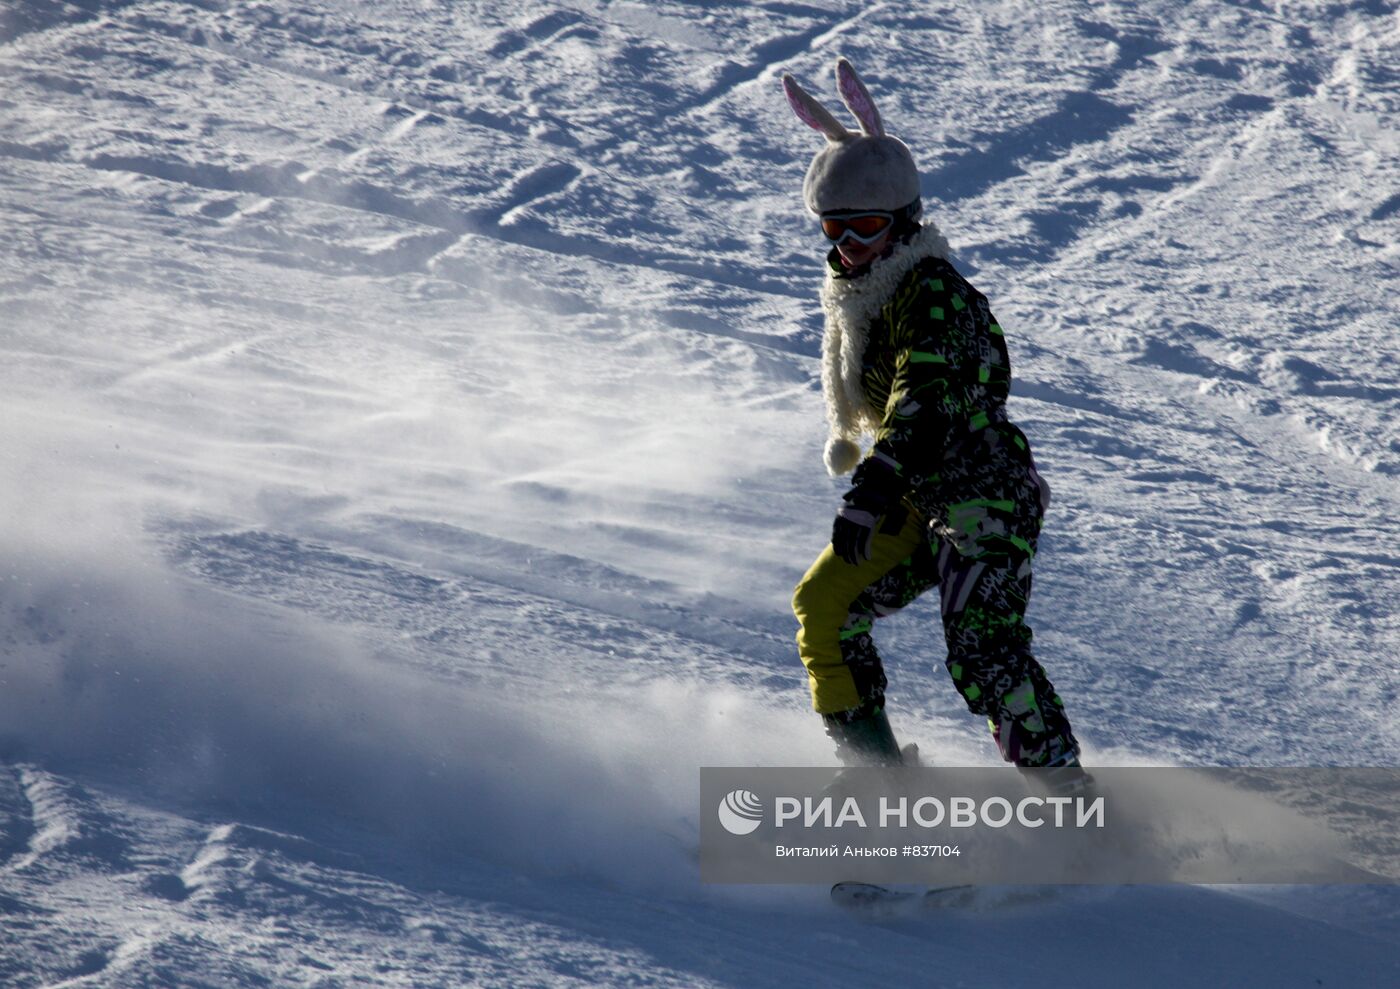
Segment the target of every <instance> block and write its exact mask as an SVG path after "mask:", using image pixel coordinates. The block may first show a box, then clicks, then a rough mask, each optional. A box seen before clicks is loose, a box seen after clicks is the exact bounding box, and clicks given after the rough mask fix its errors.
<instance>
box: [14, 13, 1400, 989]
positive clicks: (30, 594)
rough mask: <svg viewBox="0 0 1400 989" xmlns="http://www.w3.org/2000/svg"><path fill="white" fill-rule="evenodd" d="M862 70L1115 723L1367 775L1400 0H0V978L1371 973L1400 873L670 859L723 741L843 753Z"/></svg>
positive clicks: (1046, 978) (1392, 746) (1383, 510)
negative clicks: (826, 649) (908, 151)
mask: <svg viewBox="0 0 1400 989" xmlns="http://www.w3.org/2000/svg"><path fill="white" fill-rule="evenodd" d="M842 54H843V55H845V56H847V57H849V58H850V59H851V60H852V61H853V62H854V63H855V65H856V66H857V68H858V69H859V70H860V71H861V73H862V75H863V76H864V78H865V81H866V83H867V84H868V85H869V87H870V89H871V91H872V94H873V95H874V98H875V101H876V103H877V105H878V106H879V107H880V109H881V111H882V112H883V115H884V118H885V121H886V124H887V126H888V127H889V129H890V130H891V132H893V133H894V134H896V135H898V136H899V137H901V138H902V139H904V140H905V141H906V142H907V143H908V144H909V145H910V146H911V147H912V148H913V149H914V153H915V156H916V160H917V161H918V162H919V165H920V169H921V174H922V181H923V192H924V196H925V202H926V206H927V209H928V212H929V215H930V216H932V217H933V218H934V219H936V221H937V222H938V223H939V224H940V226H941V227H942V228H943V230H944V232H945V233H946V234H947V235H948V237H949V239H950V241H951V242H952V244H953V246H954V249H955V252H956V260H957V263H958V264H959V266H960V268H961V269H962V270H963V271H964V272H965V273H966V274H967V275H968V276H969V277H970V278H971V280H972V281H973V282H974V284H976V285H977V287H978V288H979V289H981V290H982V291H983V292H985V293H986V294H987V295H988V296H989V298H990V299H991V302H992V305H993V308H994V311H995V312H996V314H997V317H998V320H999V322H1000V323H1001V324H1002V325H1003V326H1004V327H1005V328H1006V329H1007V331H1008V338H1009V340H1010V345H1011V347H1012V358H1013V363H1014V368H1015V372H1016V382H1015V385H1014V388H1013V398H1012V406H1011V412H1012V415H1013V417H1014V418H1015V419H1016V421H1017V422H1018V423H1019V424H1020V425H1021V426H1022V428H1023V429H1024V430H1025V431H1026V433H1027V434H1028V435H1029V436H1030V438H1031V441H1032V443H1033V444H1034V448H1035V451H1036V456H1037V458H1038V460H1039V463H1040V466H1041V468H1042V470H1043V472H1044V473H1045V474H1046V476H1047V477H1048V478H1049V480H1050V483H1051V484H1052V486H1053V488H1054V494H1055V501H1054V506H1053V507H1052V511H1051V515H1050V517H1049V518H1048V520H1047V529H1046V532H1045V535H1044V538H1043V543H1042V550H1041V554H1040V556H1039V557H1038V559H1037V585H1036V598H1035V601H1034V603H1033V605H1032V609H1031V615H1030V617H1031V621H1032V623H1033V624H1034V626H1035V628H1036V640H1037V643H1038V649H1039V655H1040V656H1041V658H1042V660H1043V661H1044V662H1045V664H1046V665H1047V667H1048V668H1049V670H1050V672H1051V674H1052V676H1053V677H1054V679H1055V683H1056V686H1057V687H1058V688H1059V691H1060V693H1061V694H1062V696H1064V697H1065V698H1066V701H1067V703H1068V704H1069V707H1070V710H1071V713H1072V716H1073V717H1074V720H1075V724H1076V726H1077V728H1078V730H1079V734H1080V737H1081V739H1082V741H1083V742H1084V743H1085V746H1086V757H1087V759H1088V761H1090V762H1092V763H1096V764H1099V765H1164V764H1166V765H1186V766H1191V765H1266V766H1288V765H1380V766H1386V765H1389V766H1394V765H1395V764H1396V753H1397V751H1400V719H1397V718H1396V716H1395V711H1396V703H1397V694H1398V693H1400V660H1398V659H1397V657H1400V618H1398V617H1397V614H1396V609H1395V602H1396V601H1397V600H1400V539H1398V538H1397V536H1400V530H1398V529H1397V524H1396V521H1395V520H1396V518H1397V517H1400V343H1398V342H1397V341H1398V340H1400V338H1398V337H1397V329H1400V324H1397V316H1396V313H1397V311H1400V292H1397V267H1398V266H1400V246H1398V245H1400V132H1397V120H1398V119H1400V117H1397V110H1400V12H1398V11H1397V5H1396V4H1395V3H1392V2H1383V0H1381V2H1378V0H1371V2H1341V3H1331V4H1323V3H1312V2H1308V3H1302V2H1299V3H1293V2H1287V3H1285V2H1282V0H1273V2H1269V0H1254V2H1226V0H1200V2H1187V0H1155V2H1152V0H1148V2H1141V3H1133V2H1113V0H1093V2H1075V0H1048V2H1031V0H986V2H981V0H979V2H974V3H966V2H964V3H941V2H940V3H934V2H929V3H894V2H870V0H860V2H855V0H808V2H785V0H784V2H780V0H766V2H754V3H719V2H680V0H663V2H655V3H651V2H648V3H640V2H625V0H616V2H609V0H568V2H559V3H544V2H538V0H515V2H512V3H488V2H474V3H452V2H447V0H412V2H410V0H381V2H375V3H357V2H350V0H341V2H334V0H306V2H301V3H295V4H291V3H281V2H250V3H236V2H231V0H105V2H104V0H73V2H61V0H9V2H4V3H0V415H2V416H3V423H0V444H2V445H0V452H3V456H0V512H3V517H4V519H5V525H4V526H3V529H0V558H3V560H4V566H3V567H0V984H3V985H5V986H7V987H9V986H13V987H15V989H30V987H40V986H59V985H63V986H113V987H115V986H209V987H245V986H327V987H328V986H342V985H356V986H414V987H423V986H509V987H520V986H551V987H552V986H581V985H632V986H677V987H695V986H735V987H748V986H773V987H781V986H804V987H808V986H828V985H829V986H843V987H844V986H852V985H938V986H973V985H987V984H996V985H1000V986H1034V987H1043V986H1061V985H1063V986H1076V987H1080V986H1122V985H1138V986H1172V987H1177V986H1181V985H1213V986H1256V985H1257V986H1270V987H1280V986H1300V987H1312V986H1332V985H1368V986H1381V985H1395V984H1400V949H1397V947H1396V945H1397V943H1400V897H1397V896H1396V895H1395V891H1396V888H1395V887H1390V888H1385V887H1378V886H1377V887H1369V886H1368V887H1354V888H1326V889H1303V888H1299V889H1284V888H1279V889H1253V890H1248V891H1242V890H1226V889H1222V888H1199V887H1142V888H1122V889H1115V888H1064V889H1050V890H1045V891H1043V895H1040V896H1037V897H1025V896H1018V897H1011V898H1010V899H998V897H997V895H996V893H995V891H990V892H989V894H988V896H987V897H985V898H984V899H983V900H982V901H981V903H980V906H977V907H974V908H971V909H964V910H959V911H946V912H942V913H939V914H937V915H929V916H920V917H904V918H899V919H897V920H894V921H891V922H888V923H880V924H864V923H860V922H858V921H856V920H853V919H852V918H850V917H847V916H843V915H839V914H837V913H836V912H835V911H834V910H833V908H832V907H831V906H830V904H829V903H828V902H827V899H826V892H825V890H824V889H812V888H807V887H792V888H732V887H722V888H721V887H707V886H704V885H702V884H701V883H700V882H699V876H698V871H697V868H696V864H695V860H694V854H695V843H696V833H697V832H696V829H697V825H698V814H699V813H700V811H699V809H698V808H697V806H696V794H697V792H698V775H699V774H698V768H699V767H700V766H702V765H753V764H762V765H820V764H824V763H826V762H827V761H829V759H830V753H829V750H828V746H827V743H826V741H825V739H824V738H823V737H822V735H821V733H820V730H819V726H818V723H817V721H816V719H815V718H814V716H813V715H812V714H811V713H810V711H809V710H808V709H807V698H806V688H805V683H804V676H803V673H802V670H801V667H800V665H799V664H798V662H797V660H796V654H795V650H794V647H793V643H792V635H793V632H794V631H795V623H794V621H793V619H792V617H791V612H790V609H789V604H788V601H789V597H790V594H791V589H792V587H793V585H794V583H795V582H796V581H797V579H798V577H800V575H801V573H802V572H803V570H804V569H805V568H806V566H807V564H808V563H809V562H810V560H811V559H812V557H814V556H815V554H816V553H817V552H818V551H819V550H820V549H821V547H822V545H823V543H824V541H825V538H826V536H827V533H828V532H829V524H830V517H831V512H832V509H833V507H834V505H835V504H836V500H837V498H838V496H839V493H840V491H841V490H842V484H841V482H839V481H836V480H832V479H830V478H828V477H827V476H826V475H825V473H824V471H823V469H822V466H821V447H822V443H823V440H824V438H825V429H824V425H823V422H822V415H823V405H822V400H821V394H820V384H819V381H820V372H819V366H818V355H819V346H820V334H821V321H820V311H819V308H818V305H817V302H816V292H817V288H818V285H819V281H820V278H821V274H822V269H821V257H822V254H823V253H824V250H825V247H824V242H823V241H822V239H821V238H820V236H819V235H818V231H817V230H816V228H815V224H814V223H813V222H812V220H811V218H810V217H809V216H807V215H806V214H805V213H804V211H803V209H802V206H801V201H800V195H799V189H800V184H801V179H802V175H803V173H804V171H805V168H806V164H807V161H808V159H809V157H810V155H811V153H812V152H813V151H815V150H816V148H817V147H818V144H817V142H818V141H819V138H818V137H817V135H815V134H814V132H812V131H810V130H808V129H807V128H806V127H805V126H803V125H802V124H801V123H800V122H799V121H797V120H796V119H795V118H794V117H793V115H792V113H791V112H790V111H789V109H788V107H787V106H786V103H785V102H784V100H783V98H782V93H781V87H780V85H779V78H780V77H781V75H782V73H783V72H791V73H793V74H794V75H795V76H796V77H797V78H798V79H799V80H800V81H802V83H803V84H804V85H805V86H806V87H807V88H808V89H810V90H812V91H813V92H816V93H818V94H819V95H820V96H821V97H822V98H823V99H824V100H826V101H828V102H829V103H832V104H834V103H835V102H836V101H835V88H834V84H833V81H832V67H833V63H834V61H835V58H836V56H837V55H842ZM887 624H888V628H885V629H883V630H882V632H881V636H880V642H881V646H882V649H883V650H884V653H885V655H886V661H887V667H888V670H889V673H890V676H891V680H892V689H891V694H890V709H891V712H892V718H893V720H894V723H895V726H896V728H897V730H898V731H899V732H900V733H901V735H905V736H908V737H910V738H913V739H916V740H918V741H919V742H920V744H921V746H922V747H923V749H924V751H925V752H926V753H928V754H930V755H931V756H932V757H933V758H934V759H936V760H937V761H939V762H942V763H945V764H954V765H988V766H990V765H993V764H995V762H996V759H995V753H994V752H993V750H992V746H991V744H990V742H989V741H988V740H987V738H986V732H985V726H984V725H979V724H978V723H977V721H976V719H974V718H971V717H969V716H968V714H967V713H966V711H965V710H964V709H963V707H962V705H961V703H960V702H959V701H958V699H957V697H956V696H955V694H954V693H953V691H952V690H951V689H950V687H949V685H948V683H947V679H946V674H945V673H944V672H943V670H942V658H943V645H942V633H941V629H940V627H939V624H938V622H937V619H936V614H935V612H934V610H933V608H932V606H931V605H928V604H925V605H921V606H919V607H915V608H912V609H910V610H909V611H908V612H907V613H905V614H902V615H900V616H898V617H897V618H892V619H890V621H889V622H888V623H887Z"/></svg>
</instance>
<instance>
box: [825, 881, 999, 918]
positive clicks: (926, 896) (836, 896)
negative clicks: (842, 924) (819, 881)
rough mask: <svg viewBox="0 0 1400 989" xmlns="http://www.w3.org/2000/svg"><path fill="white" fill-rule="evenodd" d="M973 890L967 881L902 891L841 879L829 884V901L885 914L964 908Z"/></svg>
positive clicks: (974, 893) (866, 911)
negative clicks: (952, 884) (831, 884)
mask: <svg viewBox="0 0 1400 989" xmlns="http://www.w3.org/2000/svg"><path fill="white" fill-rule="evenodd" d="M976 891H977V887H976V886H974V885H972V884H971V883H962V884H959V885H954V886H932V887H930V888H928V889H925V890H903V889H890V888H889V887H887V886H880V885H877V884H875V883H852V882H843V883H837V884H836V885H835V886H832V887H831V901H832V902H833V903H835V904H836V905H837V906H839V907H843V908H844V909H847V910H851V911H855V912H859V913H866V914H870V915H872V916H886V915H889V914H897V913H904V912H913V911H915V910H921V909H935V908H942V907H965V906H968V905H970V904H971V903H972V901H973V899H974V898H975V895H976Z"/></svg>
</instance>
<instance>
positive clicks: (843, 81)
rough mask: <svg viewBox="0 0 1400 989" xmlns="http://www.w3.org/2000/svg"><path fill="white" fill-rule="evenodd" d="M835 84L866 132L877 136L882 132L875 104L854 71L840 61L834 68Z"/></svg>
mask: <svg viewBox="0 0 1400 989" xmlns="http://www.w3.org/2000/svg"><path fill="white" fill-rule="evenodd" d="M836 75H837V77H838V78H837V84H838V85H839V86H840V89H841V98H842V99H843V100H845V101H846V106H848V107H850V108H851V112H852V113H854V114H855V115H856V119H858V120H859V121H860V125H861V127H862V128H864V129H865V132H866V133H867V134H870V135H872V136H874V137H879V136H880V135H882V134H884V133H885V131H884V128H883V127H882V126H881V125H880V113H879V111H878V110H876V109H875V104H874V103H871V102H870V97H869V96H868V95H867V94H866V92H865V87H864V86H862V85H861V84H860V80H859V79H857V78H856V74H855V72H854V71H853V70H852V69H851V68H850V67H849V66H848V65H846V63H845V62H842V63H841V64H840V65H838V66H837V68H836Z"/></svg>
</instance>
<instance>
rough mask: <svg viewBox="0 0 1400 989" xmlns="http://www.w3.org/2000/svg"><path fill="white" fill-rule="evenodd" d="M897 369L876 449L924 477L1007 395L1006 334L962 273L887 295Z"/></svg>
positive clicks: (933, 278) (906, 470)
mask: <svg viewBox="0 0 1400 989" xmlns="http://www.w3.org/2000/svg"><path fill="white" fill-rule="evenodd" d="M891 305H892V309H891V311H890V313H889V316H890V318H891V320H892V321H893V323H894V340H895V342H896V354H895V373H894V378H893V381H892V383H891V386H890V396H889V401H888V402H887V403H886V406H885V409H884V416H883V419H882V421H881V424H880V430H879V432H878V433H877V434H876V443H875V451H876V452H877V453H879V454H881V455H883V457H884V458H887V459H889V460H892V461H894V462H895V464H897V465H898V467H899V472H900V474H901V475H902V476H904V477H906V478H910V477H911V475H915V476H920V477H927V476H928V475H929V474H930V473H931V472H932V471H934V470H935V469H936V468H937V465H938V463H939V462H940V461H941V460H942V459H943V455H944V454H945V452H946V451H947V449H948V447H949V445H950V444H951V443H954V442H956V441H957V439H959V438H960V437H961V436H963V435H965V434H966V433H967V432H968V431H969V430H970V429H975V428H977V425H978V419H979V418H980V415H979V413H990V412H992V411H993V410H994V409H998V408H1000V406H1001V405H1002V404H1004V402H1005V396H1006V392H1007V389H1008V386H1009V381H1010V368H1009V366H1008V362H1007V359H1006V347H1005V342H1004V340H1003V339H1002V337H1001V330H1000V327H998V326H997V325H996V324H995V323H994V322H992V319H991V314H990V312H989V311H988V309H987V303H986V300H985V299H984V298H983V297H982V296H981V295H980V294H979V293H977V291H976V290H975V289H973V288H972V286H970V285H968V284H967V283H966V282H965V281H962V280H961V279H954V278H939V277H937V276H936V275H934V276H931V277H921V278H919V280H918V281H917V282H915V283H914V284H911V285H908V286H906V287H905V288H904V290H903V291H901V292H900V293H899V294H898V296H897V297H896V298H895V300H894V301H893V302H892V303H891Z"/></svg>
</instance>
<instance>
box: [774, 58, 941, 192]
mask: <svg viewBox="0 0 1400 989" xmlns="http://www.w3.org/2000/svg"><path fill="white" fill-rule="evenodd" d="M836 88H837V89H838V91H839V92H840V93H841V99H842V101H843V102H844V103H845V104H846V106H847V108H849V109H850V111H851V112H852V113H853V114H855V116H856V119H857V120H858V121H860V131H859V132H852V131H848V130H847V129H846V128H845V127H844V126H842V125H841V123H840V121H838V120H837V119H836V118H835V117H833V116H832V115H831V112H830V111H829V110H827V108H826V107H824V106H822V105H821V103H819V102H818V101H817V100H816V98H815V97H813V96H812V95H811V94H810V93H808V92H807V91H806V90H804V89H803V88H802V87H801V86H799V85H798V84H797V80H796V79H794V78H793V77H792V76H790V75H784V76H783V91H784V92H785V93H786V94H787V98H788V103H789V104H790V105H791V106H792V109H793V112H794V113H796V114H797V116H798V117H799V118H800V119H801V120H802V121H803V122H804V123H805V124H807V126H809V127H811V128H812V129H813V130H816V131H819V132H821V134H822V135H823V136H824V137H825V138H826V146H825V147H824V148H822V149H821V150H820V151H818V152H817V153H816V156H815V157H813V158H812V164H811V165H810V166H808V168H807V177H806V179H805V180H803V183H802V198H803V200H804V201H805V202H806V204H807V208H808V209H809V210H811V211H812V212H813V213H823V212H826V211H827V210H835V209H878V210H888V211H890V212H894V211H895V210H899V209H903V208H904V207H905V206H908V205H909V204H910V203H912V202H914V201H916V200H917V199H918V198H919V170H918V168H917V167H915V165H914V156H913V155H911V154H910V153H909V149H908V148H907V147H906V146H905V145H904V142H903V141H901V140H899V139H898V138H895V137H890V136H889V135H888V134H886V133H885V127H884V124H883V123H882V121H881V120H880V112H879V111H878V110H876V109H875V104H874V103H873V102H872V101H871V99H870V93H869V92H868V91H867V90H866V88H865V84H864V83H862V82H861V81H860V77H859V76H857V75H856V70H855V69H853V68H852V67H851V63H850V62H848V61H846V60H845V59H844V58H842V59H839V60H837V62H836Z"/></svg>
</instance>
